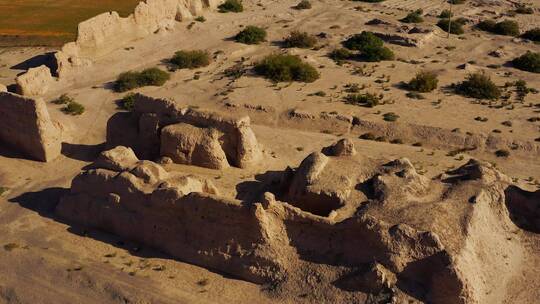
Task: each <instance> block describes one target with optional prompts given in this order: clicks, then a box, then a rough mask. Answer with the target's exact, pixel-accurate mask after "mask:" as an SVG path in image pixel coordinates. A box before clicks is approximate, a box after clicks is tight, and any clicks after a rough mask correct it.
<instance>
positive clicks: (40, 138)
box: [0, 92, 61, 162]
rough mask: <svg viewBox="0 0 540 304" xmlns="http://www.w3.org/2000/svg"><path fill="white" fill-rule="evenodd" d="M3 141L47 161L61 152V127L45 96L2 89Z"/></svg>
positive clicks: (0, 131)
mask: <svg viewBox="0 0 540 304" xmlns="http://www.w3.org/2000/svg"><path fill="white" fill-rule="evenodd" d="M0 142H2V143H3V144H4V143H5V144H6V145H7V146H10V147H12V148H14V149H16V150H17V151H20V152H22V153H24V154H25V155H27V156H28V157H30V158H32V159H35V160H39V161H45V162H46V161H50V160H53V159H54V158H56V157H57V156H58V155H60V150H61V129H60V127H59V125H57V124H56V123H55V122H53V121H52V120H51V118H50V116H49V112H48V110H47V107H46V106H45V103H44V102H43V100H42V99H31V98H26V97H22V96H20V95H16V94H12V93H7V92H0Z"/></svg>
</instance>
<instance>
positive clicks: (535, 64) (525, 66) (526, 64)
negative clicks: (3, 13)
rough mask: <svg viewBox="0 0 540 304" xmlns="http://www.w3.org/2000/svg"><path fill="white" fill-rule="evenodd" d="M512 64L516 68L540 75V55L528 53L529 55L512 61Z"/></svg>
mask: <svg viewBox="0 0 540 304" xmlns="http://www.w3.org/2000/svg"><path fill="white" fill-rule="evenodd" d="M512 64H513V65H514V67H515V68H517V69H520V70H523V71H527V72H532V73H540V53H533V52H531V51H527V53H525V54H523V55H521V56H519V57H517V58H516V59H514V60H512Z"/></svg>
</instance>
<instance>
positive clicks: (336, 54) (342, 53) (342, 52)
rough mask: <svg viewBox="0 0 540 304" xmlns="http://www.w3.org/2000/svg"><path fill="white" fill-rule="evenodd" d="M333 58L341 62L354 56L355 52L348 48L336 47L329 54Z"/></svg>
mask: <svg viewBox="0 0 540 304" xmlns="http://www.w3.org/2000/svg"><path fill="white" fill-rule="evenodd" d="M328 57H330V58H331V59H332V60H334V61H335V62H337V63H341V62H342V61H343V60H349V59H351V58H352V57H353V53H351V51H349V50H348V49H346V48H339V49H335V50H333V51H332V52H330V54H328Z"/></svg>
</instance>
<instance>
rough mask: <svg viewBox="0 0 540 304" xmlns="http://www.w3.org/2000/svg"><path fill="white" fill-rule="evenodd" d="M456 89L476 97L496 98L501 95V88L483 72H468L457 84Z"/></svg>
mask: <svg viewBox="0 0 540 304" xmlns="http://www.w3.org/2000/svg"><path fill="white" fill-rule="evenodd" d="M457 91H458V93H460V94H463V95H465V96H468V97H472V98H478V99H498V98H499V97H500V96H501V89H499V87H497V85H495V83H493V81H491V78H489V76H487V75H485V74H484V73H473V74H469V75H468V76H467V78H466V79H465V81H463V82H461V83H460V84H458V85H457Z"/></svg>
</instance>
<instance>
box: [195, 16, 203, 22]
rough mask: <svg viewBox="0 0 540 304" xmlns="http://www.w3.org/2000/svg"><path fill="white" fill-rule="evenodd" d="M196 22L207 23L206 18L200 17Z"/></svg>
mask: <svg viewBox="0 0 540 304" xmlns="http://www.w3.org/2000/svg"><path fill="white" fill-rule="evenodd" d="M194 20H195V21H197V22H206V18H204V16H198V17H197V18H195V19H194Z"/></svg>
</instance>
